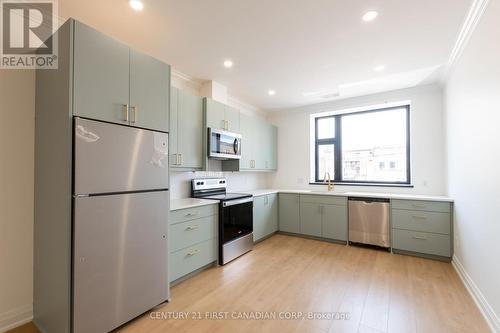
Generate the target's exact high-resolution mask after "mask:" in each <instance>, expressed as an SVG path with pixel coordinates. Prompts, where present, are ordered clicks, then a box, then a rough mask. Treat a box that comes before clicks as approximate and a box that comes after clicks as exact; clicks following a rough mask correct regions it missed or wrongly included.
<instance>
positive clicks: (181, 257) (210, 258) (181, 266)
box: [169, 238, 217, 281]
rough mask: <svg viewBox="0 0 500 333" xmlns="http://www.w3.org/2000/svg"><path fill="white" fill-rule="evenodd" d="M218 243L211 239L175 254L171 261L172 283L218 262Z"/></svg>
mask: <svg viewBox="0 0 500 333" xmlns="http://www.w3.org/2000/svg"><path fill="white" fill-rule="evenodd" d="M216 258H217V256H216V241H215V238H214V239H210V240H207V241H204V242H202V243H199V244H196V245H193V246H190V247H188V248H185V249H182V250H179V251H177V252H173V253H171V254H170V260H169V279H170V281H174V280H177V279H178V278H180V277H182V276H184V275H186V274H189V273H191V272H193V271H195V270H197V269H198V268H201V267H203V266H205V265H208V264H210V263H211V262H214V261H215V260H216Z"/></svg>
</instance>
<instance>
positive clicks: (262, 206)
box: [253, 194, 278, 241]
mask: <svg viewBox="0 0 500 333" xmlns="http://www.w3.org/2000/svg"><path fill="white" fill-rule="evenodd" d="M253 225H254V229H253V239H254V241H258V240H260V239H263V238H265V237H267V236H269V235H272V234H273V233H275V232H276V231H278V195H277V194H268V195H262V196H258V197H255V198H254V206H253Z"/></svg>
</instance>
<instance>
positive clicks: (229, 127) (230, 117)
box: [224, 105, 240, 133]
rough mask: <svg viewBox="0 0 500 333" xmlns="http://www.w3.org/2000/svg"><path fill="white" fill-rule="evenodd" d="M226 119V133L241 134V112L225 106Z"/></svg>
mask: <svg viewBox="0 0 500 333" xmlns="http://www.w3.org/2000/svg"><path fill="white" fill-rule="evenodd" d="M224 118H225V119H226V131H229V132H233V133H239V132H240V111H239V110H238V109H236V108H233V107H231V106H228V105H225V108H224Z"/></svg>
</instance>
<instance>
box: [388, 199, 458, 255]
mask: <svg viewBox="0 0 500 333" xmlns="http://www.w3.org/2000/svg"><path fill="white" fill-rule="evenodd" d="M452 212H453V204H452V203H449V202H432V201H417V200H392V201H391V225H392V249H393V251H394V252H398V251H403V252H411V253H413V254H416V255H423V256H438V257H442V258H446V259H448V260H449V259H451V257H452V256H453V250H452V247H453V244H452V239H453V229H452Z"/></svg>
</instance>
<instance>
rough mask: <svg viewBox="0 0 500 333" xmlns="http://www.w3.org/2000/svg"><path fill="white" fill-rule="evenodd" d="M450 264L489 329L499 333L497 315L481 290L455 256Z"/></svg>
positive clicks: (499, 325) (499, 326)
mask: <svg viewBox="0 0 500 333" xmlns="http://www.w3.org/2000/svg"><path fill="white" fill-rule="evenodd" d="M451 264H452V265H453V267H454V268H455V271H456V272H457V274H458V276H459V277H460V279H461V280H462V282H463V283H464V285H465V288H467V290H468V291H469V294H470V295H471V296H472V299H473V300H474V302H475V303H476V305H477V307H478V308H479V311H481V314H482V315H483V317H484V319H486V322H487V323H488V325H489V326H490V329H491V330H492V331H493V332H495V333H500V320H499V319H498V316H497V314H496V313H495V311H493V308H492V307H491V306H490V304H489V303H488V301H487V300H486V298H485V297H484V295H483V293H482V292H481V290H479V288H478V286H477V285H476V284H475V283H474V281H473V280H472V279H471V277H470V276H469V274H467V271H466V270H465V268H464V266H463V265H462V263H461V262H460V260H458V258H457V257H456V256H453V260H452V262H451Z"/></svg>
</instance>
